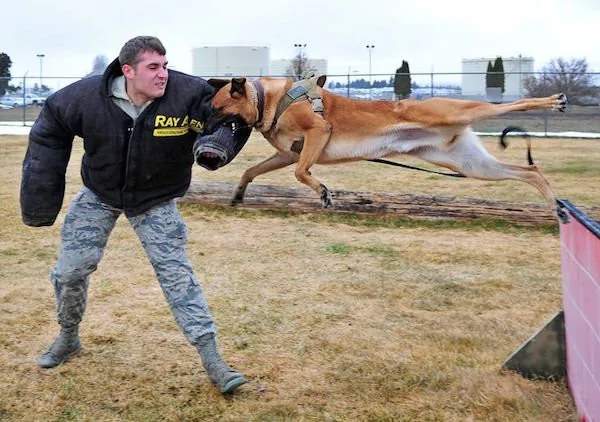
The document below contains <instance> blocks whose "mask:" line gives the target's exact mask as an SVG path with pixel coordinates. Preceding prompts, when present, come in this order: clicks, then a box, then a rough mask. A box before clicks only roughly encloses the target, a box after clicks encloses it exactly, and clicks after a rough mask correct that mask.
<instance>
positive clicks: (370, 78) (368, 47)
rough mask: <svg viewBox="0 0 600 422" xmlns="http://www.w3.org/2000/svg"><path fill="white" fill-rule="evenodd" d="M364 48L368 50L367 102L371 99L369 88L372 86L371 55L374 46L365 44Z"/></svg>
mask: <svg viewBox="0 0 600 422" xmlns="http://www.w3.org/2000/svg"><path fill="white" fill-rule="evenodd" d="M365 47H367V50H369V100H370V99H371V86H372V85H373V84H372V83H371V82H372V76H371V74H372V71H371V53H372V52H373V49H374V48H375V46H374V45H373V44H367V45H366V46H365Z"/></svg>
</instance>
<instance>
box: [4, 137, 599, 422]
mask: <svg viewBox="0 0 600 422" xmlns="http://www.w3.org/2000/svg"><path fill="white" fill-rule="evenodd" d="M494 142H495V141H494ZM534 145H535V146H534V154H535V156H536V157H537V158H538V159H539V160H540V161H541V162H542V163H543V167H544V168H545V169H546V173H547V175H548V178H549V179H550V181H551V183H552V184H553V186H554V187H555V190H556V191H557V193H558V196H560V197H568V198H569V199H571V200H572V201H573V202H574V203H576V204H582V205H598V204H599V199H600V194H599V193H598V191H597V189H595V188H594V187H595V186H598V183H599V182H600V170H598V166H597V164H596V163H598V160H599V159H600V143H597V142H592V141H563V140H535V141H534ZM489 146H490V148H492V149H495V146H494V145H493V144H492V143H491V142H490V143H489ZM25 147H26V139H25V138H24V137H18V136H4V137H0V166H1V168H2V172H1V175H2V176H1V180H0V182H1V183H0V221H1V224H0V318H1V322H2V324H0V345H1V347H0V391H2V394H0V420H7V421H20V420H28V421H29V420H39V421H48V420H51V421H80V420H81V421H99V420H102V421H120V420H132V421H163V420H168V421H179V420H198V421H201V420H236V421H237V420H253V421H284V420H315V421H317V420H318V421H321V420H331V421H333V420H348V421H354V420H370V421H386V420H387V421H392V420H394V421H396V420H406V421H413V420H440V421H441V420H451V421H452V420H457V421H458V420H460V421H462V420H478V421H479V420H482V421H483V420H485V421H487V420H497V421H516V420H519V421H521V420H532V421H533V420H535V421H549V420H552V421H557V420H558V421H560V420H574V419H575V411H574V408H573V406H572V403H571V400H570V398H569V396H568V392H567V389H566V387H565V384H564V383H562V382H559V383H550V382H544V381H529V380H525V379H523V378H521V377H519V376H517V375H514V374H505V373H501V372H500V371H499V368H500V365H501V364H502V362H503V361H504V359H505V358H506V357H507V356H508V355H509V354H510V353H511V352H512V351H513V350H514V349H515V348H516V347H517V346H518V345H519V344H520V343H521V342H522V341H523V340H525V339H526V338H527V337H528V336H529V335H531V334H532V333H533V331H534V330H535V329H536V328H537V327H539V326H540V325H541V324H542V323H543V322H545V320H546V319H547V318H548V317H550V316H551V315H552V314H553V313H554V312H555V311H556V310H558V309H559V308H560V306H561V288H560V265H559V250H558V248H559V241H558V237H557V235H556V233H555V232H548V231H547V230H536V229H524V228H518V227H510V226H509V227H506V226H502V227H494V226H490V227H488V226H484V225H480V224H477V223H459V224H448V223H445V222H433V223H419V222H417V223H414V222H403V221H402V220H398V221H388V220H386V221H382V220H377V219H369V218H355V219H353V218H344V219H340V218H336V217H328V216H322V215H321V216H311V215H286V214H285V213H269V212H249V211H240V210H235V209H233V210H232V209H219V208H202V207H198V206H193V205H188V206H182V207H181V210H182V213H183V214H184V217H185V218H186V221H187V223H188V227H189V239H190V240H189V245H188V252H189V256H190V259H191V261H192V263H193V265H194V267H195V269H196V272H197V274H198V276H199V278H200V279H201V280H202V282H203V286H204V291H205V294H206V296H207V298H208V302H209V304H210V306H211V310H212V312H213V314H214V316H215V319H216V321H217V323H218V325H219V327H220V343H221V348H222V351H223V354H224V355H225V356H226V358H227V359H228V360H229V361H230V362H231V364H232V365H233V366H235V367H236V368H238V369H240V370H242V371H243V372H244V373H245V374H246V375H247V376H248V378H249V379H250V383H249V384H248V385H246V386H244V387H242V388H241V389H240V391H239V393H237V394H236V395H235V396H233V397H230V398H223V397H221V396H220V395H219V394H218V393H217V392H216V390H215V389H214V388H213V387H212V386H211V385H210V383H209V382H208V380H207V378H206V376H205V375H204V373H203V370H202V367H201V365H200V362H199V360H198V358H197V356H196V354H195V351H194V350H193V349H192V348H191V347H190V346H189V345H188V344H187V343H186V341H185V339H184V337H183V335H182V334H181V333H180V332H179V329H178V328H177V326H176V325H175V323H174V321H173V319H172V316H171V314H170V312H169V310H168V307H167V305H166V303H165V301H164V298H163V297H162V294H161V291H160V288H159V286H158V283H157V282H156V280H155V278H154V275H153V272H152V269H151V267H150V265H149V263H148V262H147V260H146V258H145V256H144V252H143V250H142V248H141V246H140V245H139V243H138V241H137V239H136V238H135V235H134V233H133V231H132V230H131V228H130V227H129V225H128V223H127V221H126V220H125V219H120V220H119V222H118V224H117V227H116V228H115V230H114V232H113V234H112V236H111V239H110V241H109V244H108V247H107V249H106V253H105V256H104V259H103V261H102V263H101V264H100V266H99V269H98V271H97V272H96V273H95V274H94V275H93V277H92V280H91V287H90V295H89V304H88V310H87V312H86V316H85V318H84V322H83V324H82V343H83V346H84V350H83V352H82V353H81V355H80V356H78V357H76V358H74V359H73V360H72V361H71V362H69V363H68V364H66V365H64V366H61V367H59V368H57V369H54V370H50V371H43V370H40V369H38V368H37V367H36V365H35V358H36V356H37V355H38V354H39V353H40V352H42V351H43V350H44V349H45V347H46V346H47V344H48V343H49V342H50V341H51V339H52V338H53V336H54V335H55V334H56V324H55V321H54V300H53V292H52V289H51V286H50V283H49V281H48V271H49V269H50V268H51V266H52V265H53V263H54V261H55V258H56V250H57V248H58V241H59V230H60V224H56V225H55V226H53V227H50V228H28V227H25V226H23V225H22V224H21V222H20V217H19V206H18V190H19V180H20V163H21V160H22V157H23V155H24V151H25ZM511 148H512V149H510V150H509V151H508V152H506V153H502V157H506V158H507V160H509V161H513V162H524V155H525V153H524V148H523V144H522V141H520V140H515V141H513V146H512V147H511ZM270 153H271V151H270V147H268V146H266V145H265V143H264V142H263V141H261V140H259V139H258V138H257V137H253V139H252V140H251V141H250V143H249V145H248V146H247V148H246V149H245V150H244V152H243V153H242V154H241V155H240V157H238V159H236V160H235V161H234V162H233V163H232V164H231V165H229V166H227V167H226V168H224V169H222V170H219V171H218V172H215V173H207V172H205V171H203V170H202V169H199V168H198V169H196V170H195V173H194V176H195V177H197V178H204V179H210V180H228V181H234V180H237V178H238V177H239V175H240V174H241V171H242V170H243V169H244V168H246V167H248V166H249V165H251V163H254V162H256V161H257V160H259V159H261V158H264V157H266V156H267V155H268V154H270ZM80 157H81V146H80V144H79V143H77V146H76V148H75V149H74V152H73V157H72V159H71V165H70V166H69V170H68V184H67V195H66V199H65V206H66V204H67V203H68V201H69V200H70V198H71V197H72V196H73V195H74V193H75V192H77V191H78V189H79V188H80V186H81V182H80V179H79V162H80ZM313 174H315V175H317V176H318V177H319V178H321V179H322V180H323V181H324V182H325V183H326V184H327V185H328V186H329V187H330V188H332V189H353V190H372V191H376V190H379V191H404V192H415V193H418V192H422V193H423V192H424V193H429V194H444V195H461V196H462V195H468V196H476V197H488V198H499V199H506V200H513V201H536V202H542V201H541V198H540V197H538V196H537V194H536V193H535V192H534V190H533V188H531V187H529V186H526V185H520V184H518V183H516V182H512V183H510V182H506V183H487V182H477V181H469V180H460V181H457V180H452V179H450V180H449V179H443V178H440V177H437V176H426V175H422V174H417V173H413V172H404V171H398V170H395V169H390V168H387V167H381V166H378V165H376V164H369V163H360V164H350V165H345V166H335V167H316V168H315V169H314V171H313ZM257 182H260V183H276V184H280V185H296V183H297V182H296V181H295V180H294V177H293V171H292V170H291V169H285V170H281V171H279V172H275V173H272V174H271V175H267V176H265V177H264V178H262V179H258V180H257ZM315 200H317V198H315ZM64 208H65V207H63V212H62V213H61V215H60V216H59V220H58V221H62V218H63V216H64Z"/></svg>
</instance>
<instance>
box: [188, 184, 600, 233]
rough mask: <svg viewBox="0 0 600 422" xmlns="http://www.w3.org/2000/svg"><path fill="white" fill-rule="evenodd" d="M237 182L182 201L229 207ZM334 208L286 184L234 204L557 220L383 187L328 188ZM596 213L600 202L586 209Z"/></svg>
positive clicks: (540, 211)
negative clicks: (378, 189) (361, 189)
mask: <svg viewBox="0 0 600 422" xmlns="http://www.w3.org/2000/svg"><path fill="white" fill-rule="evenodd" d="M234 188H235V185H233V184H231V183H225V182H199V181H193V182H192V184H191V186H190V189H189V190H188V192H187V194H186V195H185V196H184V197H183V198H182V199H181V200H180V202H183V203H186V202H187V203H196V204H203V205H226V206H229V204H230V200H231V197H232V195H233V191H234ZM331 193H332V196H333V201H334V204H333V207H332V208H326V209H324V208H321V202H320V201H319V198H318V197H317V195H316V194H315V193H314V192H313V191H312V190H310V189H308V188H290V187H283V186H269V185H259V184H255V183H251V184H250V185H249V186H248V189H247V191H246V196H245V198H244V202H243V203H242V204H238V205H237V207H238V208H243V209H247V208H253V209H265V210H280V211H293V212H319V213H353V214H369V215H380V216H396V217H407V218H430V219H457V220H474V219H479V218H487V219H496V220H504V221H507V222H512V223H517V224H523V225H542V224H553V223H555V222H556V219H555V218H554V216H553V215H552V213H551V212H550V210H549V209H548V208H547V207H546V206H544V205H541V204H531V203H510V202H501V201H490V200H484V199H477V198H468V197H461V198H458V197H448V196H429V195H413V194H403V193H384V192H350V191H343V190H332V191H331ZM585 212H587V213H588V215H591V216H600V207H593V208H586V209H585Z"/></svg>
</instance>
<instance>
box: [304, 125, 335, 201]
mask: <svg viewBox="0 0 600 422" xmlns="http://www.w3.org/2000/svg"><path fill="white" fill-rule="evenodd" d="M321 122H322V123H321V124H319V125H318V126H316V127H313V128H311V129H309V130H307V131H306V132H305V134H304V147H303V148H302V151H301V152H300V158H299V160H298V164H297V165H296V172H295V175H296V179H298V181H299V182H300V183H304V184H305V185H307V186H309V187H310V188H312V189H313V190H314V191H315V192H317V194H319V196H320V198H321V205H322V206H323V208H327V207H330V206H331V205H332V204H333V202H332V198H331V192H329V189H327V186H325V185H324V184H322V183H321V182H320V181H319V180H318V179H317V178H315V177H313V176H312V175H311V174H310V172H309V169H310V168H311V167H312V165H313V164H315V163H316V162H317V160H318V159H319V157H320V156H321V154H322V152H323V149H324V148H325V146H326V145H327V142H329V137H330V136H331V127H330V126H329V124H328V123H327V122H325V121H324V120H322V121H321Z"/></svg>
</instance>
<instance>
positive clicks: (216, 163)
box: [194, 145, 228, 171]
mask: <svg viewBox="0 0 600 422" xmlns="http://www.w3.org/2000/svg"><path fill="white" fill-rule="evenodd" d="M194 153H195V155H196V163H198V165H199V166H201V167H204V168H205V169H207V170H210V171H214V170H216V169H218V168H219V167H222V166H224V165H225V164H227V159H228V157H227V153H226V152H225V151H223V150H221V149H219V148H216V147H214V146H209V145H203V146H200V147H198V148H197V149H196V151H194Z"/></svg>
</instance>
